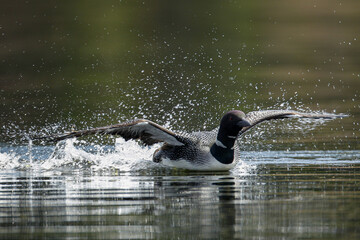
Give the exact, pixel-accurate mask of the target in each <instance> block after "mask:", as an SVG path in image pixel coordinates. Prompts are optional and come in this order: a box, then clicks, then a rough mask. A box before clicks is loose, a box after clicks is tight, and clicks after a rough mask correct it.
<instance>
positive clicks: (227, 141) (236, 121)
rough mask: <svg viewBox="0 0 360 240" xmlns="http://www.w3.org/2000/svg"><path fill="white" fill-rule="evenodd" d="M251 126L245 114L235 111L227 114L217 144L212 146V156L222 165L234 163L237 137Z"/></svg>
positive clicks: (223, 119)
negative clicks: (242, 130)
mask: <svg viewBox="0 0 360 240" xmlns="http://www.w3.org/2000/svg"><path fill="white" fill-rule="evenodd" d="M250 125H251V124H250V123H249V122H248V121H247V120H246V116H245V113H243V112H241V111H238V110H233V111H230V112H228V113H226V114H225V115H224V116H223V117H222V119H221V121H220V128H219V132H218V135H217V137H216V141H215V143H214V144H213V145H212V146H211V149H210V152H211V154H212V155H213V156H214V157H215V158H216V159H217V160H218V161H219V162H221V163H224V164H229V163H232V162H233V161H234V143H235V140H236V138H237V135H238V134H239V132H240V131H241V129H243V128H244V127H248V126H250Z"/></svg>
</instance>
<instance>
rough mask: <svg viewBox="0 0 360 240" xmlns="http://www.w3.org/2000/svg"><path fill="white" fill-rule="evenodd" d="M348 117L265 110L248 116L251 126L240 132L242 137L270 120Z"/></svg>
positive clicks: (250, 113)
mask: <svg viewBox="0 0 360 240" xmlns="http://www.w3.org/2000/svg"><path fill="white" fill-rule="evenodd" d="M341 117H346V115H336V114H329V113H303V112H298V111H292V110H265V111H254V112H249V113H248V114H246V119H247V120H248V121H249V123H250V124H251V125H250V126H248V127H245V128H244V129H242V130H241V131H240V132H239V135H238V136H240V135H241V134H243V133H244V132H246V131H247V130H249V129H250V128H252V127H254V126H255V125H257V124H259V123H261V122H264V121H269V120H274V119H284V118H313V119H333V118H341Z"/></svg>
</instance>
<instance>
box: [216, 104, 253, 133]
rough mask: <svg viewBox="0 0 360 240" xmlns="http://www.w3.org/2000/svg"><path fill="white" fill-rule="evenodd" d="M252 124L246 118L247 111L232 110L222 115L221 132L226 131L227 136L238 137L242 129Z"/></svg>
mask: <svg viewBox="0 0 360 240" xmlns="http://www.w3.org/2000/svg"><path fill="white" fill-rule="evenodd" d="M250 125H251V124H250V123H249V122H248V121H247V120H246V116H245V113H243V112H242V111H238V110H232V111H230V112H227V113H226V114H225V115H224V116H223V117H222V119H221V122H220V132H219V133H221V132H222V133H224V134H225V135H226V137H230V138H236V137H237V135H238V133H239V132H240V130H241V129H243V128H244V127H248V126H250ZM224 137H225V136H224Z"/></svg>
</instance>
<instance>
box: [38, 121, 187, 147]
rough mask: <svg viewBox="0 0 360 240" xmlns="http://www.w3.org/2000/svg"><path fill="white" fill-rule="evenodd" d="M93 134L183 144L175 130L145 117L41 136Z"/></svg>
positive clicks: (53, 138) (58, 137) (52, 138)
mask: <svg viewBox="0 0 360 240" xmlns="http://www.w3.org/2000/svg"><path fill="white" fill-rule="evenodd" d="M93 134H110V135H119V136H121V137H123V138H124V139H125V140H129V139H140V140H141V141H142V142H143V143H144V144H145V145H152V144H155V143H158V142H165V143H168V144H170V145H173V146H182V145H184V143H183V142H182V139H183V138H182V137H181V136H178V135H177V134H175V133H174V132H172V131H170V130H168V129H166V128H164V127H162V126H160V125H158V124H156V123H154V122H152V121H149V120H145V119H139V120H134V121H129V122H125V123H119V124H115V125H110V126H106V127H98V128H92V129H88V130H80V131H73V132H69V133H64V134H61V135H55V136H46V137H40V138H37V139H43V140H47V141H54V142H57V141H61V140H64V139H67V138H73V137H82V136H86V135H93Z"/></svg>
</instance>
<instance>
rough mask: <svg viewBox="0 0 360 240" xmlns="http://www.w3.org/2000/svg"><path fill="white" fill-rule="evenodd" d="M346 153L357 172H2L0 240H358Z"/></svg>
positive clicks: (358, 217)
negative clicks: (43, 239) (200, 239)
mask: <svg viewBox="0 0 360 240" xmlns="http://www.w3.org/2000/svg"><path fill="white" fill-rule="evenodd" d="M346 154H349V153H345V155H343V156H344V157H346ZM350 154H355V155H356V156H357V161H354V162H356V163H354V164H345V165H333V164H331V165H327V164H320V165H318V164H316V165H315V164H312V165H304V164H302V165H292V164H258V165H252V166H251V167H250V166H248V167H247V169H243V171H242V173H234V172H230V173H195V172H182V171H175V170H169V169H167V170H164V169H157V170H154V169H152V170H147V171H142V172H132V173H124V172H117V171H113V172H105V173H101V174H99V173H93V172H91V171H86V170H85V171H83V170H76V171H72V170H68V171H66V172H57V173H56V172H37V171H15V170H7V171H1V173H0V203H1V205H0V209H1V216H0V238H1V239H40V238H48V239H59V238H62V239H179V238H180V239H199V238H205V239H216V238H221V239H233V238H237V239H289V238H290V239H294V238H301V239H304V238H305V239H359V237H360V229H359V222H360V208H359V202H360V189H359V181H360V163H359V156H360V153H359V152H353V153H350ZM266 155H267V156H268V157H271V156H276V155H277V153H267V154H266ZM291 155H293V153H292V154H289V157H290V156H291ZM331 155H333V156H337V154H329V156H331Z"/></svg>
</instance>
